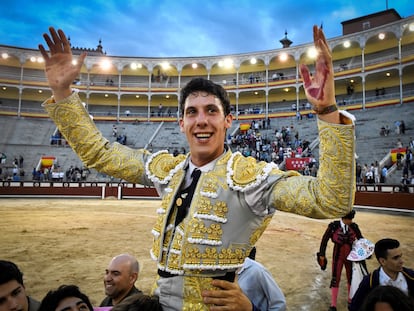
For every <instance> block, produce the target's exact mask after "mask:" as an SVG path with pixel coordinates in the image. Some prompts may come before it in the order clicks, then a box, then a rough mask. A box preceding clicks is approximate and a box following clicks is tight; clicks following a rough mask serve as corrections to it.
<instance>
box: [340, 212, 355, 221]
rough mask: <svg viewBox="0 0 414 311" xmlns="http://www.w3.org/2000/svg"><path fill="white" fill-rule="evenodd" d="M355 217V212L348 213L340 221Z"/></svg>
mask: <svg viewBox="0 0 414 311" xmlns="http://www.w3.org/2000/svg"><path fill="white" fill-rule="evenodd" d="M354 217H355V210H352V211H350V212H349V213H348V214H346V215H345V216H343V217H342V219H354Z"/></svg>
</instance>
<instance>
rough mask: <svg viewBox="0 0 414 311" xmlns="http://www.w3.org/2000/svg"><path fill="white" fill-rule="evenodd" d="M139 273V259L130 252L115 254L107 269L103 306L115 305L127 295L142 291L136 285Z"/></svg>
mask: <svg viewBox="0 0 414 311" xmlns="http://www.w3.org/2000/svg"><path fill="white" fill-rule="evenodd" d="M138 275H139V264H138V261H137V260H136V259H135V258H134V257H133V256H131V255H129V254H121V255H118V256H115V257H114V258H112V260H111V261H110V263H109V265H108V268H107V269H106V270H105V277H104V286H105V294H106V295H107V296H106V297H105V299H104V300H103V301H102V302H101V304H100V306H101V307H107V306H114V305H117V304H118V303H120V302H121V301H122V300H123V299H125V298H126V297H129V296H131V295H133V294H139V293H142V292H141V291H140V290H139V289H138V288H136V287H135V282H136V281H137V279H138Z"/></svg>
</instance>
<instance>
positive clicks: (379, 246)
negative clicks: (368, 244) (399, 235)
mask: <svg viewBox="0 0 414 311" xmlns="http://www.w3.org/2000/svg"><path fill="white" fill-rule="evenodd" d="M398 247H400V242H398V240H395V239H389V238H386V239H382V240H379V241H378V242H377V243H375V250H374V251H375V257H376V258H377V260H379V259H380V258H387V256H388V250H389V249H395V248H398Z"/></svg>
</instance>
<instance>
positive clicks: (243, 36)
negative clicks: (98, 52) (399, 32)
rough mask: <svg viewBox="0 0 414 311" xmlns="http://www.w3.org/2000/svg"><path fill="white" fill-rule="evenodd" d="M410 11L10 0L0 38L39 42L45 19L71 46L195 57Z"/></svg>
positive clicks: (383, 5)
mask: <svg viewBox="0 0 414 311" xmlns="http://www.w3.org/2000/svg"><path fill="white" fill-rule="evenodd" d="M387 8H388V9H391V8H393V9H395V10H396V11H397V12H398V13H399V14H400V15H401V17H408V16H412V15H414V0H347V1H346V0H314V1H309V0H308V1H304V0H130V1H129V0H117V1H112V0H102V1H101V0H86V1H85V0H67V1H61V0H53V1H49V0H48V1H41V0H40V1H33V0H30V1H29V0H26V1H19V0H14V1H7V6H6V7H5V6H3V9H2V10H1V11H0V45H7V46H15V47H22V48H31V49H37V46H38V44H39V43H42V44H43V43H44V41H43V38H42V34H43V33H44V32H47V31H48V27H49V26H53V27H55V28H61V29H63V30H64V32H65V33H66V34H67V35H68V36H69V37H70V39H71V43H72V46H73V47H82V48H91V49H94V48H96V46H97V45H98V43H99V40H102V46H103V50H104V52H106V53H107V55H109V56H133V57H197V56H216V55H228V54H238V53H250V52H259V51H266V50H272V49H279V48H281V47H282V45H281V43H280V42H279V40H281V39H282V38H284V36H285V31H287V36H288V38H289V39H290V40H291V41H293V44H292V46H295V45H300V44H305V43H310V42H311V41H312V26H313V25H314V24H316V25H321V24H322V25H323V29H324V31H325V35H326V37H327V38H328V39H329V38H334V37H338V36H341V35H342V24H341V22H343V21H346V20H350V19H353V18H357V17H360V16H363V15H368V14H373V13H377V12H380V11H384V10H386V9H387Z"/></svg>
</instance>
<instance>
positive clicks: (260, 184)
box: [44, 93, 355, 276]
mask: <svg viewBox="0 0 414 311" xmlns="http://www.w3.org/2000/svg"><path fill="white" fill-rule="evenodd" d="M44 106H45V108H46V110H47V111H48V113H49V115H50V117H51V118H52V119H53V120H54V121H55V123H56V124H57V126H58V128H59V130H60V132H61V133H62V135H63V136H64V137H65V139H66V140H67V141H68V143H69V144H70V145H71V147H72V148H73V150H74V151H75V152H76V153H77V154H78V155H79V157H80V158H81V160H82V161H83V162H84V163H85V165H87V166H88V167H90V168H95V169H96V170H98V171H101V172H104V173H106V174H108V175H110V176H114V177H117V178H122V179H124V180H126V181H128V182H132V183H139V184H145V185H154V186H155V187H156V188H157V190H158V192H159V194H160V196H161V197H162V203H161V207H160V208H159V210H158V219H157V222H156V224H155V226H154V228H153V235H154V243H153V245H152V249H151V254H152V256H153V258H154V259H156V260H157V261H158V266H159V269H161V270H165V271H168V272H171V273H173V274H177V275H194V276H195V275H197V274H199V273H201V274H206V275H207V276H208V275H215V274H217V273H218V272H217V271H226V270H235V269H236V268H237V267H240V266H241V265H242V264H243V261H244V258H245V257H246V256H247V254H248V253H249V251H250V249H251V247H252V246H254V244H255V243H256V241H257V240H258V238H259V237H260V235H261V234H262V233H263V231H264V230H265V228H266V226H267V224H268V223H269V221H270V218H271V216H272V215H273V213H274V212H275V210H282V211H286V212H291V213H296V214H299V215H304V216H307V217H313V218H338V217H341V216H343V215H345V214H347V213H348V212H349V211H350V210H351V209H352V206H353V200H354V192H355V175H354V172H355V167H354V152H355V150H354V149H355V147H354V125H353V123H352V121H351V120H349V124H347V125H337V124H335V125H334V124H329V123H326V122H323V121H320V120H318V127H319V137H320V168H319V171H318V177H316V178H314V177H309V176H302V175H300V174H299V173H297V172H295V171H288V172H284V171H280V170H278V169H277V168H276V166H275V165H273V164H271V163H265V162H256V160H255V159H253V158H246V157H244V156H242V155H241V154H240V153H238V152H236V153H232V152H231V151H230V150H228V151H227V152H225V153H224V154H223V155H222V156H221V157H220V158H219V159H218V161H217V163H216V165H215V167H214V169H213V170H211V171H210V172H207V173H203V174H202V176H201V178H200V180H199V182H198V184H197V189H196V192H195V195H194V197H193V200H192V203H191V206H190V209H189V212H188V216H187V217H186V218H185V220H184V221H183V222H182V223H181V224H180V225H179V226H177V228H175V226H174V219H175V214H176V206H175V203H174V202H173V201H174V197H175V195H176V193H177V191H178V190H179V187H180V185H181V183H182V181H183V179H184V175H185V171H184V169H185V168H186V166H187V165H188V163H187V162H188V157H185V156H178V157H174V156H172V155H171V154H168V153H167V152H166V151H165V152H157V153H155V154H150V153H149V152H148V151H146V150H135V149H131V148H129V147H126V146H124V145H121V144H118V143H112V144H111V143H110V142H109V141H108V140H107V139H106V138H105V137H103V136H102V134H101V133H100V131H99V130H98V129H97V127H96V126H95V124H94V123H93V121H92V120H91V118H90V116H89V114H88V112H87V111H86V109H85V108H84V106H83V105H82V103H81V101H80V99H79V97H78V95H77V93H73V94H72V95H71V96H70V97H68V98H66V99H65V100H64V101H62V102H59V103H54V102H53V100H52V99H51V100H49V101H46V102H45V104H44Z"/></svg>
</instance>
